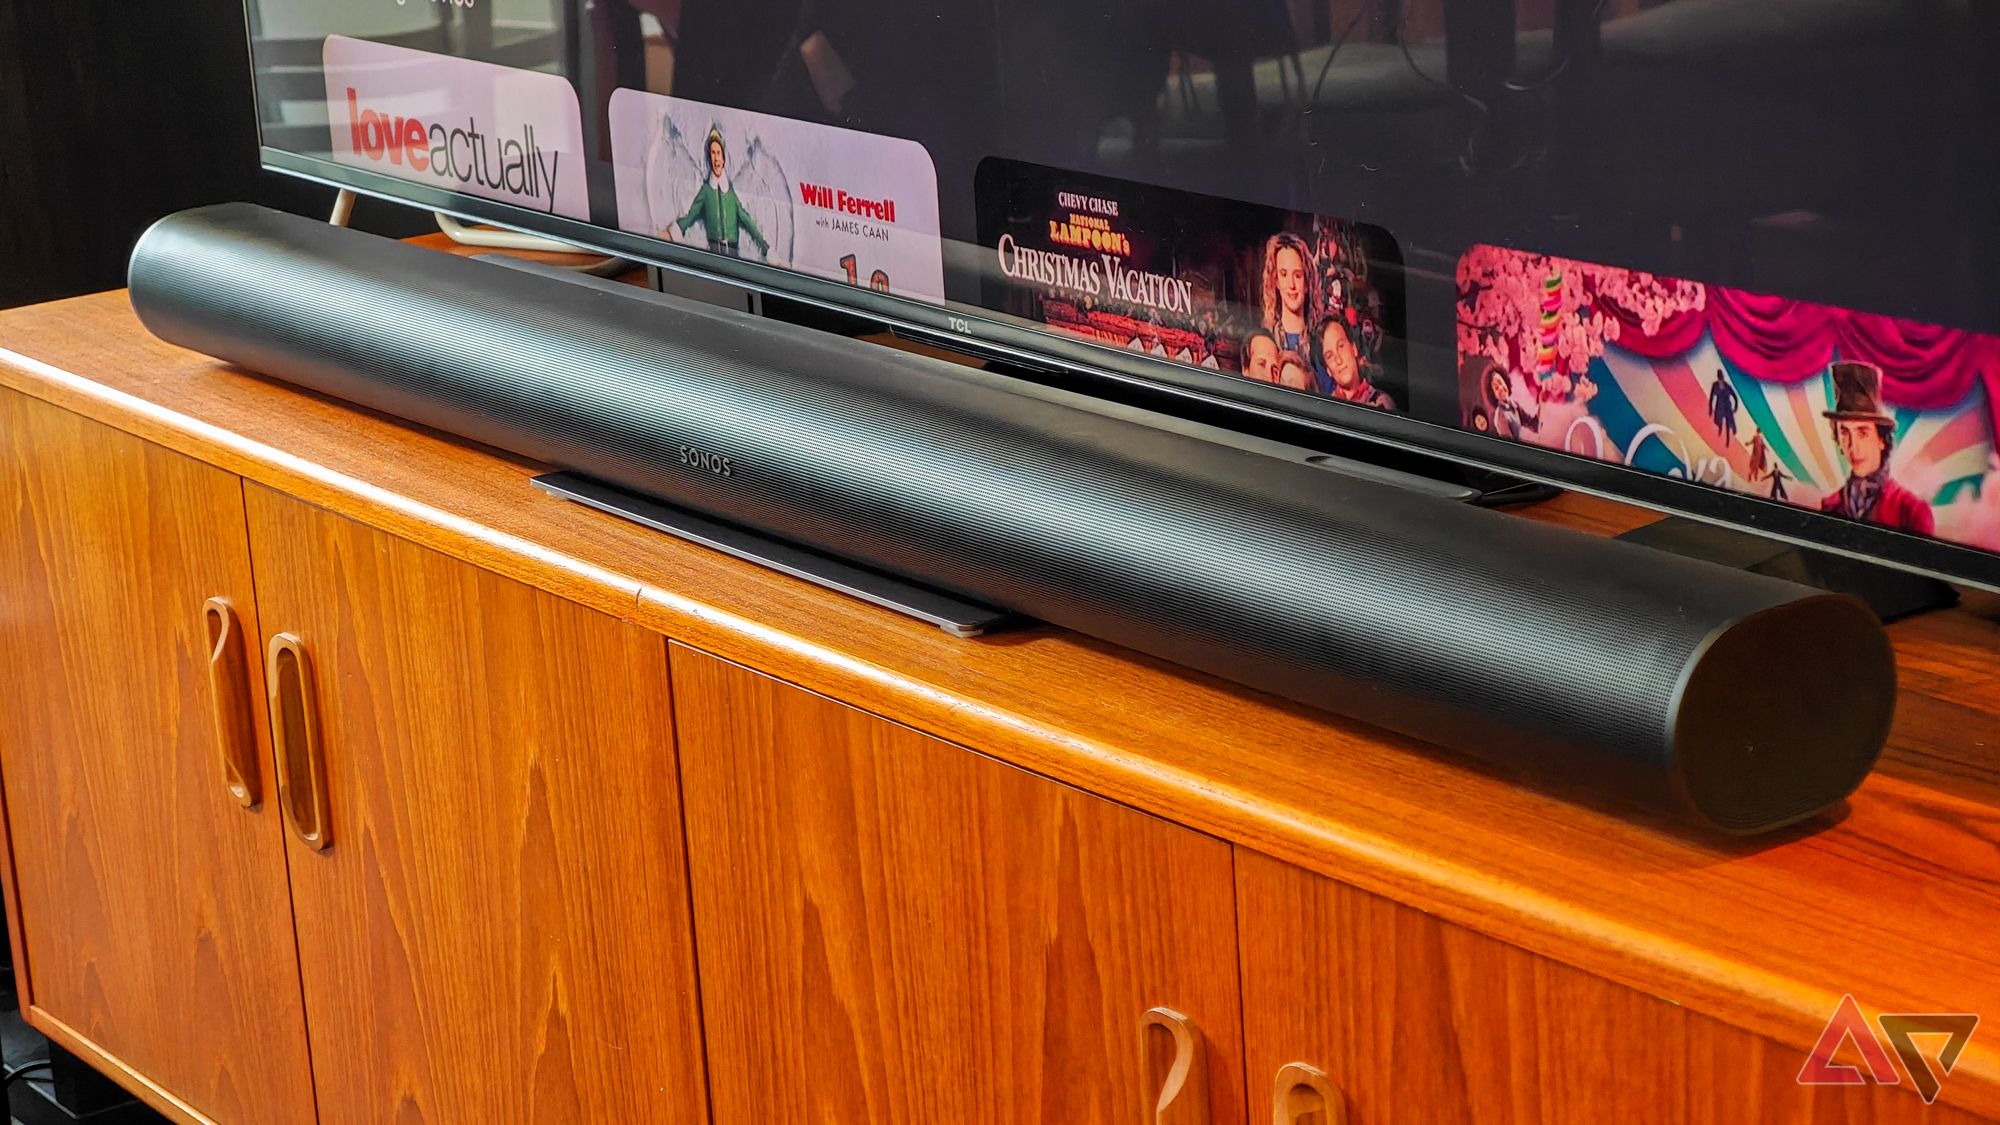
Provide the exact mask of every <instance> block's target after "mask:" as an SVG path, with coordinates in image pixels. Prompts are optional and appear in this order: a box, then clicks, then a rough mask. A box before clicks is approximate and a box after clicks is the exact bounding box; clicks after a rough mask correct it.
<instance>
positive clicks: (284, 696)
mask: <svg viewBox="0 0 2000 1125" xmlns="http://www.w3.org/2000/svg"><path fill="white" fill-rule="evenodd" d="M264 673H265V677H264V678H265V680H266V681H267V682H268V683H269V685H270V689H271V742H272V744H273V745H275V746H276V747H277V750H278V805H279V807H280V808H282V809H283V810H284V813H285V823H287V824H289V825H291V826H292V831H293V832H294V833H296V834H297V835H298V838H299V840H300V841H301V842H303V843H304V844H305V845H306V846H307V847H309V848H312V849H314V850H315V851H323V850H325V849H326V846H327V845H328V844H331V843H332V842H333V836H332V831H333V825H332V818H331V816H330V815H329V812H328V809H327V804H326V762H325V760H324V758H323V756H322V754H321V751H320V741H319V702H318V699H317V697H316V693H315V692H314V690H313V675H312V660H311V658H310V657H308V656H307V655H306V648H305V645H304V644H303V643H301V642H300V640H299V639H298V638H297V637H295V636H293V635H292V634H290V633H279V634H277V635H276V636H274V637H272V638H271V647H270V650H269V655H268V656H267V658H266V667H265V669H264Z"/></svg>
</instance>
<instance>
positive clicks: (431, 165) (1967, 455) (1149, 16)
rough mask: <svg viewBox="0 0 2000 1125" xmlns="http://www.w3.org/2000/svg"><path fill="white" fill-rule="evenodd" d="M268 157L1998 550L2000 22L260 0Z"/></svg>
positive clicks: (1570, 467) (1335, 413) (1908, 561)
mask: <svg viewBox="0 0 2000 1125" xmlns="http://www.w3.org/2000/svg"><path fill="white" fill-rule="evenodd" d="M247 14H248V25H249V32H250V38H251V47H252V55H253V63H254V70H255V81H256V88H257V99H258V105H259V116H260V121H261V129H262V144H263V148H262V158H263V162H264V163H265V165H266V166H268V167H270V168H274V169H278V170H281V171H285V172H290V173H295V174H298V175H301V176H305V177H310V178H313V179H317V180H321V181H324V182H327V183H330V184H335V185H340V186H343V187H346V188H351V189H354V190H358V191H361V192H366V193H371V194H375V195H380V196H386V197H390V198H393V199H398V200H402V201H405V202H408V203H411V204H414V205H417V206H420V207H424V208H431V209H436V210H440V211H446V212H451V213H454V214H457V215H459V216H461V217H469V218H473V219H478V220H484V221H488V222H492V223H497V224H500V225H504V226H508V227H514V228H519V229H522V230H527V231H532V232H538V233H542V234H546V235H549V236H551V237H554V238H558V239H562V240H565V241H568V242H572V243H576V244H579V245H583V246H588V247H592V248H595V249H598V250H602V251H605V252H609V253H615V254H617V255H621V256H625V257H629V258H634V259H640V260H644V261H648V262H653V263H657V264H660V265H663V266H666V267H671V268H675V269H680V270H685V271H690V272H694V273H700V274H706V275H709V276H712V277H716V278H721V279H724V280H728V281H731V282H735V283H738V284H740V285H742V286H745V287H747V288H750V289H754V290H759V291H763V292H766V293H771V294H778V295H783V296H787V297H790V298H794V299H797V300H800V301H805V302H809V303H817V304H821V305H830V306H835V307H838V308H840V309H842V310H846V311H849V312H852V313H855V314H857V315H860V316H862V317H865V318H869V319H872V320H875V321H878V322H880V323H882V324H884V325H886V326H889V327H891V328H894V329H895V330H897V331H899V332H902V333H905V334H908V335H912V336H916V337H920V338H928V339H931V340H933V341H936V342H940V343H944V344H947V345H948V346H951V347H954V348H957V349H959V350H962V351H967V352H971V353H974V354H977V355H983V356H987V357H990V358H995V359H1005V360H1008V361H1010V362H1012V363H1014V364H1017V365H1020V366H1022V367H1024V368H1031V369H1041V370H1045V371H1051V372H1059V373H1061V374H1062V375H1063V377H1064V378H1066V379H1068V380H1069V381H1070V385H1081V386H1085V387H1089V386H1097V387H1101V388H1103V389H1104V390H1105V391H1106V393H1110V392H1112V391H1113V390H1127V391H1129V390H1131V389H1133V388H1142V389H1143V390H1144V392H1145V393H1146V394H1149V395H1153V396H1154V397H1156V398H1157V397H1160V396H1167V397H1171V398H1176V399H1180V400H1184V401H1185V402H1187V403H1188V404H1189V405H1190V406H1194V407H1199V408H1200V409H1202V410H1203V411H1206V412H1208V413H1209V414H1210V415H1221V416H1228V417H1236V418H1240V419H1241V420H1243V421H1244V423H1245V424H1246V425H1251V424H1260V425H1271V424H1281V425H1284V426H1291V427H1311V428H1317V429H1321V430H1325V431H1327V432H1329V433H1338V434H1340V435H1346V436H1349V437H1360V438H1365V439H1368V440H1371V441H1374V442H1377V443H1382V444H1385V445H1391V446H1401V447H1405V448H1406V449H1415V450H1420V451H1423V452H1427V453H1431V454H1436V455H1440V456H1442V457H1445V458H1448V459H1451V460H1453V461H1457V462H1461V463H1465V464H1470V465H1477V466H1483V467H1486V468H1491V469H1496V470H1500V471H1503V472H1511V473H1515V474H1519V475H1522V476H1526V477H1529V478H1533V479H1539V480H1545V481H1549V482H1552V483H1558V484H1562V485H1565V486H1570V487H1575V488H1580V489H1584V490H1587V491H1592V492H1598V493H1603V494H1607V495H1612V496H1617V497H1622V498H1626V499H1631V500H1634V501H1637V502H1640V503H1643V504H1646V505H1650V506H1653V507H1657V508H1661V509H1665V510H1668V511H1676V512H1682V513H1686V514H1690V515H1694V516H1698V517H1701V518H1704V519H1707V520H1710V521H1716V522H1724V523H1729V524H1734V525H1739V526H1743V527H1747V528H1751V529H1754V530H1758V531H1761V532H1764V533H1767V534H1770V535H1774V536H1777V537H1780V538H1786V539H1790V540H1793V541H1796V542H1800V543H1803V544H1807V545H1817V546H1821V547H1826V548H1831V549H1833V550H1835V551H1838V552H1842V553H1846V554H1851V555H1859V556H1863V557H1867V558H1873V559H1880V560H1884V561H1887V562H1890V563H1893V564H1896V565H1898V566H1901V567H1904V568H1906V569H1911V570H1918V571H1924V572H1929V573H1932V574H1936V575H1940V576H1944V577H1949V578H1952V579H1956V580H1959V581H1966V582H1971V583H1975V584H1979V585H1985V586H1989V587H2000V451H1996V445H1995V441H1996V432H1995V419H1996V410H2000V192H1996V191H1995V190H1994V185H1995V183H1996V182H2000V143H1996V140H1997V139H2000V138H1996V131H2000V67H1995V66H1993V65H1992V59H1993V58H1994V57H1996V55H1997V54H2000V51H1996V48H2000V11H1996V10H1994V6H1992V5H1987V4H1950V3H1917V2H1912V0H1756V2H1749V0H1229V2H1216V0H1065V2H1064V3H1061V4H1049V3H1041V2H1039V0H592V2H591V3H588V4H581V3H554V2H550V0H248V4H247Z"/></svg>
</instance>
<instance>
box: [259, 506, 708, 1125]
mask: <svg viewBox="0 0 2000 1125" xmlns="http://www.w3.org/2000/svg"><path fill="white" fill-rule="evenodd" d="M247 499H248V505H249V512H250V541H251V544H252V547H253V551H254V554H255V557H256V559H257V592H258V596H259V598H261V599H263V600H262V601H261V602H260V607H261V609H262V616H263V621H264V627H265V629H266V630H267V631H268V632H269V633H270V634H272V635H273V636H276V635H280V634H283V635H288V636H290V637H293V638H296V643H297V645H298V649H299V651H301V652H303V653H304V654H305V657H304V661H303V664H304V667H305V669H306V672H305V673H304V675H303V676H302V677H301V679H302V680H303V681H304V684H305V686H304V687H303V688H302V689H301V690H302V691H303V692H309V693H310V698H311V699H312V700H313V701H314V703H315V704H316V710H317V716H316V719H317V725H318V732H317V733H318V739H317V747H318V755H317V758H316V760H310V761H308V763H307V765H306V766H305V767H304V768H298V767H295V766H290V765H287V764H286V762H287V759H284V758H282V757H281V761H280V769H281V772H285V773H287V775H288V776H296V777H299V778H301V779H305V778H309V777H310V776H312V775H314V774H317V775H319V776H320V777H322V778H323V789H322V790H321V791H322V792H323V793H324V795H325V810H326V821H325V823H327V824H328V825H329V827H328V829H327V832H326V839H325V840H324V843H325V844H326V846H325V848H324V849H323V850H321V849H318V848H316V847H314V846H312V845H310V844H307V843H305V842H303V841H302V839H301V837H300V835H299V834H298V833H297V832H296V831H294V832H292V833H289V834H288V836H287V842H288V844H289V845H290V849H289V850H290V856H291V872H292V897H293V903H294V910H295V913H296V915H297V917H298V942H299V962H300V970H301V976H302V977H303V980H304V984H305V998H306V1012H307V1017H308V1021H309V1023H310V1025H311V1027H312V1057H313V1073H314V1077H315V1078H316V1080H317V1082H318V1088H319V1103H320V1122H321V1125H383V1123H385V1122H394V1123H396V1125H442V1123H446V1122H456V1123H464V1125H499V1123H503V1122H505V1123H512V1122H522V1123H526V1122H533V1123H535V1125H565V1123H576V1125H586V1123H587V1125H601V1123H605V1122H645V1123H647V1125H654V1123H660V1125H674V1123H685V1125H694V1123H696V1122H701V1121H704V1120H705V1119H706V1107H705V1101H704V1095H703V1089H702V1066H701V1055H700V1046H699V1041H698V1039H697V1017H696V1008H695V996H694V960H693V951H692V946H691V944H690V942H691V937H692V934H691V931H690V929H689V922H688V903H687V886H686V864H685V862H684V860H683V857H682V846H681V826H680V806H679V802H678V799H677V796H676V791H675V777H674V773H675V767H674V750H673V726H672V718H671V713H670V709H669V699H668V682H667V662H666V642H665V641H664V640H662V639H661V638H660V637H659V636H657V635H655V634H651V633H648V632H645V631H644V630H641V629H638V628H636V627H634V626H631V625H629V624H627V623H624V622H621V621H618V620H616V619H613V618H610V617H607V616H605V615H603V614H600V613H596V612H593V611H591V610H588V609H584V608H582V607H580V606H577V605H575V604H573V603H570V602H566V601H564V600H562V599H560V598H557V597H553V596H551V595H549V594H546V593H543V592H541V591H539V590H535V589H532V588H529V587H527V586H523V585H521V584H519V583H516V582H512V581H509V580H507V579H504V578H501V577H499V576H497V575H494V574H492V573H489V572H486V571H482V570H479V569H477V568H475V567H472V566H468V565H466V564H464V563H461V562H458V561H455V560H453V559H449V558H447V557H445V556H443V555H440V554H437V553H435V552H432V551H429V550H426V549H424V548H421V547H418V546H415V545H413V544H411V543H408V542H406V541H403V540H400V539H396V538H393V537H391V536H388V535H384V534H382V533H380V532H377V531H374V530H371V529H369V528H366V527H363V526H361V525H360V524H356V523H353V522H350V521H348V520H344V519H341V518H339V517H337V516H333V515H330V514H328V513H326V512H323V511H320V510H318V509H315V508H311V507H308V506H307V505H305V504H302V503H300V502H298V501H296V500H293V499H290V498H287V497H283V496H280V495H277V494H275V493H271V492H268V491H266V490H264V489H261V488H256V487H252V488H250V489H249V491H248V497H247ZM281 702H282V701H281ZM280 713H281V714H289V712H286V711H284V709H283V708H282V707H281V709H280ZM304 722H305V720H301V723H302V724H303V723H304ZM305 742H306V747H305V749H304V751H303V752H304V753H305V754H306V756H307V757H308V758H310V757H311V754H310V747H311V741H310V739H307V740H305ZM281 747H282V742H281ZM292 760H296V759H292ZM308 784H309V783H308V782H307V781H305V780H302V781H301V782H300V783H299V786H300V787H301V788H303V787H305V786H307V785H308ZM306 803H307V804H308V805H309V804H310V802H309V801H308V802H306ZM299 820H300V822H301V823H302V824H304V825H306V826H307V827H310V826H311V825H312V818H310V817H308V816H305V815H301V816H300V817H299Z"/></svg>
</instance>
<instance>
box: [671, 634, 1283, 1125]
mask: <svg viewBox="0 0 2000 1125" xmlns="http://www.w3.org/2000/svg"><path fill="white" fill-rule="evenodd" d="M672 663H673V669H674V695H675V699H676V702H677V704H678V706H679V711H678V716H679V729H680V739H681V767H682V777H683V786H684V800H685V802H686V808H687V826H688V858H689V866H690V870H691V878H692V881H693V886H694V901H695V924H696V926H697V941H698V944H699V946H700V950H701V981H702V1009H703V1014H704V1026H705V1028H706V1031H707V1037H708V1050H709V1079H710V1082H711V1084H712V1088H713V1093H714V1099H715V1118H716V1120H717V1121H718V1122H727V1123H732V1125H733V1123H737V1122H746V1123H747V1122H752V1121H800V1122H806V1121H812V1122H876V1123H881V1125H933V1123H935V1122H942V1121H967V1122H970V1121H977V1122H982V1123H987V1125H1003V1123H1009V1122H1022V1123H1026V1122H1037V1123H1046V1125H1131V1123H1135V1122H1139V1121H1141V1120H1144V1121H1146V1122H1148V1123H1149V1125H1150V1123H1151V1122H1152V1121H1153V1120H1154V1118H1153V1117H1152V1116H1150V1115H1148V1114H1147V1107H1149V1106H1152V1105H1154V1104H1155V1103H1157V1101H1158V1099H1159V1095H1160V1093H1161V1089H1160V1088H1159V1087H1161V1086H1163V1085H1164V1080H1163V1079H1162V1078H1161V1077H1160V1075H1159V1073H1158V1070H1157V1068H1149V1067H1146V1066H1144V1065H1142V1063H1143V1062H1144V1061H1145V1055H1144V1051H1145V1049H1146V1048H1147V1046H1148V1044H1147V1042H1146V1040H1145V1039H1144V1038H1143V1036H1144V1034H1145V1029H1144V1026H1143V1021H1144V1020H1145V1017H1146V1013H1147V1012H1148V1011H1149V1010H1150V1009H1153V1008H1155V1007H1158V1006H1164V1007H1167V1008H1170V1009H1172V1010H1174V1011H1176V1012H1178V1013H1181V1014H1183V1015H1185V1016H1186V1017H1187V1018H1188V1020H1189V1021H1190V1022H1191V1023H1192V1024H1193V1026H1194V1027H1195V1028H1197V1029H1198V1030H1199V1032H1200V1034H1201V1036H1202V1038H1203V1040H1204V1041H1205V1044H1204V1046H1205V1055H1206V1063H1207V1066H1206V1077H1207V1080H1208V1092H1209V1101H1208V1106H1207V1107H1206V1108H1207V1109H1208V1113H1207V1114H1205V1115H1201V1116H1199V1117H1189V1116H1187V1115H1181V1116H1178V1117H1176V1118H1174V1119H1173V1120H1176V1121H1182V1122H1186V1121H1196V1120H1198V1121H1204V1122H1207V1121H1212V1122H1215V1123H1217V1125H1227V1123H1235V1122H1241V1121H1242V1120H1243V1119H1244V1117H1243V1103H1242V1069H1241V1066H1240V1063H1239V1058H1240V1051H1239V1046H1238V1040H1237V1027H1238V1023H1239V1020H1240V1013H1239V1011H1238V1000H1237V992H1236V935H1235V920H1234V918H1232V917H1231V912H1230V901H1231V891H1230V857H1229V848H1228V845H1226V844H1224V843H1222V842H1221V841H1219V840H1214V839H1210V838H1208V837H1205V836H1201V835H1198V834H1196V833H1193V832H1189V831H1187V830H1186V829H1182V828H1177V827H1174V826H1173V825H1170V824H1167V823H1165V822H1164V821H1160V820H1156V819H1154V818H1152V817H1148V816H1144V815H1142V814H1139V813H1136V812H1133V811H1131V810H1129V809H1123V808H1119V807H1118V806H1116V805H1112V804H1110V803H1108V802H1105V801H1101V800H1098V799H1096V798H1093V797H1089V796H1086V795H1084V794H1082V793H1078V792H1077V791H1075V790H1073V789H1069V788H1066V787H1064V786H1060V785H1056V784H1054V783H1052V782H1048V781H1044V780H1042V779H1040V778H1036V777H1032V776H1030V775H1028V774H1025V773H1022V772H1021V771H1019V770H1016V769H1014V768H1012V767H1010V766H1007V765H1004V764H1002V763H1000V762H996V761H993V760H991V759H988V758H983V757H980V756H978V755H975V754H970V753H967V752H966V751H964V750H961V749H959V748H957V747H954V746H947V745H945V744H942V743H940V742H938V741H936V740H935V739H930V738H926V737H924V736H923V735H920V734H918V733H916V732H915V731H912V730H909V729H907V728H905V727H900V726H897V725H896V724H894V723H889V722H885V721H883V720H881V719H878V718H876V717H874V716H872V715H868V714H865V713H863V712H860V711H856V710H854V709H853V708H850V707H844V706H842V705H840V704H838V703H835V702H833V701H831V700H828V699H825V698H823V697H821V696H817V695H813V694H811V693H810V692H806V691H802V690H800V689H798V688H796V687H792V686H790V685H787V684H782V683H779V682H778V681H776V680H773V679H771V678H769V677H766V676H761V675H758V674H756V673H754V672H751V671H748V670H746V669H743V668H741V667H738V666H736V665H734V664H730V663H727V662H724V661H721V660H718V659H716V658H714V657H712V656H708V655H705V654H702V653H698V652H695V651H693V650H691V649H685V648H681V647H678V646H676V647H675V649H674V650H673V659H672ZM1149 1072H1151V1073H1152V1075H1153V1078H1152V1081H1153V1086H1154V1088H1148V1082H1147V1080H1146V1077H1147V1075H1148V1073H1149Z"/></svg>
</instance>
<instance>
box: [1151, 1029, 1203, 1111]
mask: <svg viewBox="0 0 2000 1125" xmlns="http://www.w3.org/2000/svg"><path fill="white" fill-rule="evenodd" d="M1139 1050H1140V1058H1141V1062H1142V1064H1143V1073H1144V1074H1145V1076H1146V1086H1145V1090H1146V1107H1145V1108H1146V1115H1145V1119H1144V1120H1145V1123H1146V1125H1208V1065H1207V1063H1208V1060H1207V1058H1206V1057H1205V1056H1204V1055H1203V1053H1202V1039H1201V1029H1199V1028H1197V1027H1195V1025H1194V1021H1193V1020H1191V1019H1189V1018H1187V1017H1186V1016H1184V1015H1182V1014H1180V1013H1179V1012H1176V1011H1174V1010H1173V1009H1172V1008H1153V1009H1150V1010H1148V1011H1147V1012H1146V1014H1145V1015H1143V1016H1141V1017H1139Z"/></svg>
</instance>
